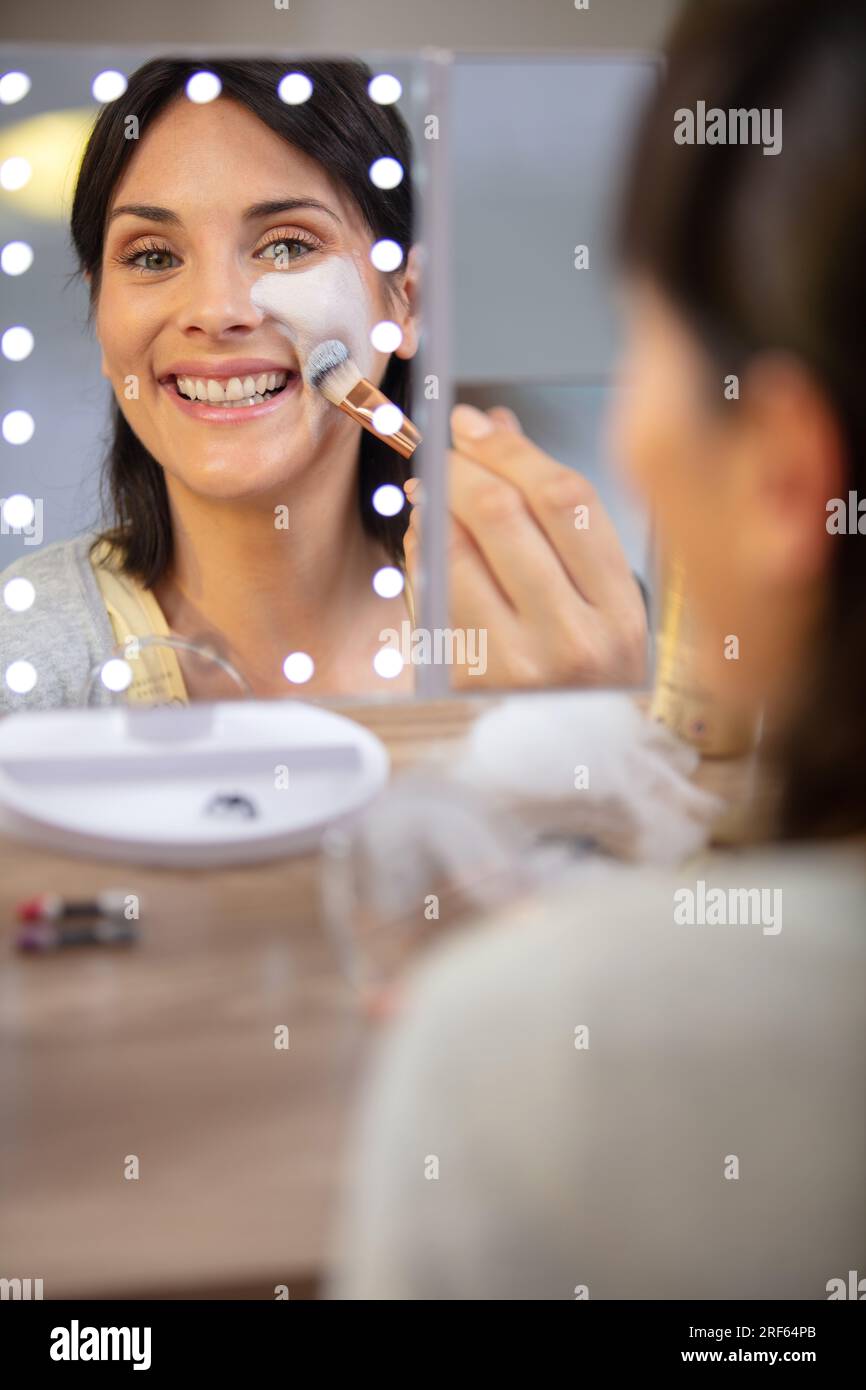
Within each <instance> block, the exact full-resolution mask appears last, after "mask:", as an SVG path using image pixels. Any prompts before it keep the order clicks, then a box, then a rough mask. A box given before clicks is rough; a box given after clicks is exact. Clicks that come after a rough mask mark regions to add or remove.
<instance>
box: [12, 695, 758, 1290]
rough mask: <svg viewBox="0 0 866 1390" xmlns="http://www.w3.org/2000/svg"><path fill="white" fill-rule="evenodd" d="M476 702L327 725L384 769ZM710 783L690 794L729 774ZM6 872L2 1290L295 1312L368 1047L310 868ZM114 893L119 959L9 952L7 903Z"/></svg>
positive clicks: (93, 865) (82, 866) (729, 775)
mask: <svg viewBox="0 0 866 1390" xmlns="http://www.w3.org/2000/svg"><path fill="white" fill-rule="evenodd" d="M487 703H489V702H487V701H481V700H477V699H473V700H469V701H463V700H453V701H442V702H437V703H435V704H429V703H407V704H392V705H380V706H375V705H364V706H360V707H358V706H354V705H350V704H348V703H347V704H345V705H341V706H340V707H339V708H340V710H341V712H343V713H346V714H349V715H350V716H351V717H353V718H356V719H357V720H358V721H359V722H360V723H362V724H365V725H366V726H367V727H369V728H371V729H373V730H374V731H375V732H376V733H377V734H379V736H380V737H381V738H382V739H383V741H384V742H385V744H386V746H387V747H388V749H389V752H390V754H391V757H392V761H393V766H394V769H395V770H398V769H400V768H402V767H405V766H407V765H410V764H411V763H413V762H414V761H416V760H417V759H418V758H419V757H420V756H421V755H422V754H425V753H426V752H427V751H428V750H429V749H430V748H431V746H432V745H433V744H444V743H447V741H449V740H452V739H454V738H456V737H459V736H460V735H461V734H462V733H463V732H464V731H465V730H466V728H467V727H468V726H469V724H470V723H471V721H472V719H473V718H474V717H476V715H477V713H478V712H479V711H480V710H481V709H483V708H484V707H485V706H486V704H487ZM719 768H720V765H717V770H713V769H712V768H711V769H709V771H708V773H707V774H706V775H705V776H702V777H701V780H702V781H709V782H710V783H711V784H715V785H717V786H718V785H720V783H721V784H727V785H729V786H730V785H733V783H734V782H735V781H736V779H737V778H738V777H739V776H741V769H740V766H739V765H730V764H728V765H726V766H725V767H724V768H721V770H718V769H719ZM0 856H2V860H3V869H2V874H0V924H2V925H0V931H2V936H0V953H2V970H0V1033H2V1045H0V1277H5V1278H14V1277H18V1278H31V1279H36V1278H41V1279H42V1280H43V1281H44V1294H45V1297H46V1298H76V1297H84V1298H91V1297H92V1298H99V1297H106V1298H131V1297H181V1298H182V1297H193V1298H208V1297H254V1298H268V1299H272V1298H273V1297H274V1289H275V1286H276V1285H278V1284H285V1285H288V1288H289V1293H290V1296H291V1297H304V1296H309V1294H310V1291H311V1289H312V1288H313V1287H314V1281H315V1277H316V1275H317V1273H318V1272H319V1271H320V1270H321V1269H322V1267H323V1265H324V1263H325V1259H326V1252H327V1242H328V1238H329V1231H330V1225H331V1222H332V1220H333V1215H334V1199H335V1193H336V1190H337V1187H338V1184H339V1180H340V1161H341V1155H342V1153H343V1151H344V1141H345V1136H346V1129H347V1123H348V1121H349V1119H350V1117H351V1113H352V1095H353V1090H354V1087H355V1085H356V1082H357V1079H358V1075H359V1071H360V1068H361V1067H362V1065H363V1061H364V1056H365V1053H366V1051H367V1048H368V1046H369V1044H370V1041H371V1037H372V1028H371V1025H370V1023H369V1022H367V1021H365V1020H364V1019H363V1018H362V1017H361V1015H360V1013H359V1010H358V1008H357V1004H356V1002H355V999H354V998H353V996H352V994H351V992H350V990H349V988H348V986H347V985H346V984H345V983H344V982H343V980H342V978H341V976H340V974H339V972H338V969H337V964H336V960H335V957H334V954H333V950H332V948H331V946H330V944H329V942H328V940H327V938H326V937H325V935H324V933H323V932H322V930H321V924H320V915H319V909H318V892H317V856H315V855H305V856H302V857H297V858H293V859H285V860H282V861H277V862H274V863H270V864H264V865H261V864H260V865H253V866H250V867H244V868H229V869H225V870H219V871H214V870H213V869H198V870H187V869H183V870H177V869H159V870H157V869H142V868H140V867H139V866H125V865H123V864H121V863H117V862H106V861H96V860H87V859H81V858H72V857H67V856H64V855H60V854H57V853H56V852H54V851H46V850H42V849H37V848H30V847H26V846H22V845H20V844H18V843H13V841H12V840H10V839H9V838H8V837H0ZM122 885H129V891H131V892H137V893H139V894H140V897H141V903H142V916H141V929H142V937H141V941H140V942H139V943H138V944H137V945H136V946H135V947H134V948H132V949H130V950H122V949H117V950H86V951H80V952H79V951H66V952H59V953H57V954H48V955H44V956H41V957H28V956H22V955H21V954H19V953H17V952H16V951H15V950H14V948H13V937H14V924H13V912H14V905H15V903H16V902H18V901H19V900H20V899H22V898H27V897H30V896H32V895H33V894H34V893H38V892H43V891H52V892H59V893H61V894H63V895H66V896H69V897H89V896H91V895H92V894H93V893H94V892H96V891H99V890H100V889H103V888H108V887H114V886H122ZM280 1025H285V1026H286V1027H288V1029H289V1039H290V1046H289V1048H288V1050H278V1049H276V1048H275V1046H274V1036H275V1034H274V1030H275V1029H276V1028H277V1027H279V1026H280ZM130 1155H135V1156H136V1157H137V1158H138V1162H139V1173H140V1176H139V1178H138V1179H137V1180H129V1179H127V1178H126V1177H125V1176H124V1168H125V1164H126V1162H127V1158H128V1156H130Z"/></svg>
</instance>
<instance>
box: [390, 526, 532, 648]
mask: <svg viewBox="0 0 866 1390" xmlns="http://www.w3.org/2000/svg"><path fill="white" fill-rule="evenodd" d="M403 547H404V551H405V554H406V568H407V569H408V570H409V577H410V579H411V580H412V584H413V588H414V587H415V584H416V576H417V573H418V558H419V554H420V548H421V508H420V507H418V506H414V507H413V508H412V515H411V517H410V518H409V526H408V528H407V530H406V535H405V537H404V542H403ZM447 564H448V589H449V603H450V621H451V623H452V624H453V625H455V626H457V627H461V628H475V629H481V628H485V629H487V630H488V634H489V633H490V632H491V631H492V632H493V633H494V634H501V640H502V642H503V643H504V642H505V641H506V640H508V641H514V640H516V637H517V634H518V624H517V621H516V618H515V615H514V610H513V608H512V607H511V604H510V603H509V601H508V599H507V598H506V596H505V594H504V593H503V592H502V590H501V589H500V588H499V586H498V584H497V583H496V580H495V578H494V576H493V575H492V574H491V572H490V569H489V567H488V565H487V564H486V562H485V560H484V557H483V556H482V554H481V552H480V551H479V549H478V546H477V545H476V543H475V541H474V539H473V537H472V535H471V534H470V532H469V531H468V530H467V529H466V528H465V527H464V526H462V525H461V524H460V521H459V520H458V519H457V518H456V517H454V516H453V515H452V516H451V517H450V518H449V523H448V542H447ZM496 640H497V642H498V641H499V637H498V636H497V638H496Z"/></svg>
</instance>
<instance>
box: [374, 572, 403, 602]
mask: <svg viewBox="0 0 866 1390" xmlns="http://www.w3.org/2000/svg"><path fill="white" fill-rule="evenodd" d="M373 588H374V589H375V590H376V593H377V594H378V595H379V597H380V598H396V597H397V595H398V594H402V592H403V588H404V579H403V576H402V574H401V573H400V571H399V570H398V569H397V567H396V565H383V566H382V568H381V569H380V570H376V573H375V574H374V575H373Z"/></svg>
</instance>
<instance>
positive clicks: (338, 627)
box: [0, 60, 417, 708]
mask: <svg viewBox="0 0 866 1390" xmlns="http://www.w3.org/2000/svg"><path fill="white" fill-rule="evenodd" d="M303 67H304V72H305V74H306V76H307V78H308V82H309V84H310V92H309V96H308V99H307V100H305V101H303V102H300V103H295V104H290V103H288V102H286V101H284V100H282V99H281V96H280V83H281V80H282V79H283V78H284V77H285V75H286V70H285V66H284V65H282V64H278V63H272V62H266V61H234V62H221V61H215V62H208V63H191V62H189V61H181V60H158V61H154V62H150V63H147V64H146V65H145V66H143V67H142V68H140V69H139V70H138V71H137V72H135V73H134V74H133V75H132V77H131V78H130V81H129V84H128V87H127V89H126V91H125V92H124V94H123V95H122V96H121V97H120V98H118V99H117V100H116V101H114V102H112V103H110V104H108V105H107V106H105V107H104V109H103V110H102V112H101V114H100V116H99V117H98V119H97V121H96V123H95V125H94V128H93V131H92V134H91V136H90V140H89V143H88V145H87V148H86V151H85V154H84V158H83V160H82V164H81V169H80V173H79V177H78V182H77V187H76V192H75V199H74V204H73V210H72V239H73V242H74V246H75V250H76V253H77V257H78V262H79V270H80V273H81V274H82V275H83V276H84V278H85V280H86V282H87V284H88V287H89V293H90V307H91V315H90V316H91V321H92V324H93V327H94V329H95V332H96V336H97V338H98V340H99V344H100V347H101V351H102V371H103V374H104V375H105V377H106V378H107V379H108V381H109V382H110V384H111V388H112V393H113V399H112V404H111V411H112V437H111V442H110V447H109V451H108V456H107V459H106V472H105V480H106V483H107V493H108V496H109V498H110V507H111V513H112V515H111V521H110V524H109V525H108V527H107V529H106V530H104V531H103V532H101V533H100V534H98V535H90V536H86V537H78V538H77V539H76V540H73V541H68V542H62V543H59V544H56V545H53V546H49V547H46V548H45V549H44V550H43V551H42V552H41V553H40V554H39V555H38V556H33V557H32V558H30V559H27V560H25V561H23V562H21V563H19V564H18V565H17V566H16V568H15V575H16V576H24V577H28V576H29V577H30V578H31V579H32V580H33V584H34V588H35V590H36V594H37V604H36V605H34V607H33V609H31V610H30V611H29V612H28V613H27V614H14V615H10V617H11V625H10V617H7V618H6V619H5V620H4V621H5V625H6V626H10V632H9V634H8V639H9V640H8V642H7V641H6V633H5V631H4V648H6V650H7V651H13V654H14V656H15V657H16V658H17V659H18V660H19V661H21V662H26V663H29V664H30V666H31V667H32V669H34V670H35V672H36V674H37V677H38V679H37V682H36V684H35V686H33V687H32V688H30V689H29V690H28V691H27V692H20V693H18V694H16V693H13V692H11V691H9V690H4V691H3V692H2V695H0V699H3V700H5V702H6V707H7V708H15V707H18V706H19V705H23V704H26V705H27V707H29V708H33V707H48V706H57V705H63V704H74V703H77V702H78V701H79V700H80V698H81V690H82V683H83V678H84V679H86V676H87V673H88V672H89V671H90V670H91V669H92V668H93V666H94V665H95V664H98V662H99V661H101V660H104V659H105V658H106V657H107V656H109V655H110V654H111V648H112V647H113V645H114V644H115V643H125V642H126V641H127V639H128V638H129V637H137V638H140V637H147V638H154V637H156V638H159V637H162V636H168V635H169V634H173V635H175V636H176V637H179V638H181V639H187V640H192V641H197V642H201V641H202V639H203V638H205V639H206V641H207V643H208V645H210V646H211V647H212V648H216V650H217V651H219V652H220V653H221V655H222V656H223V658H224V659H225V660H226V661H227V662H229V663H230V665H231V666H232V667H233V668H234V669H235V670H236V671H237V672H238V673H239V674H240V675H241V677H242V680H243V681H244V682H245V683H246V685H247V687H248V688H249V689H250V690H251V691H252V692H253V693H254V694H256V695H261V696H268V695H286V694H289V693H291V688H292V687H291V685H290V684H288V682H287V675H286V666H285V663H286V659H287V657H288V656H289V654H290V653H294V654H295V655H297V654H298V653H307V654H309V655H310V656H311V657H312V676H311V678H310V680H309V682H308V685H307V688H308V689H310V690H311V691H313V692H315V693H317V694H337V693H351V694H358V693H364V692H368V691H373V690H380V689H382V687H383V686H384V685H385V681H384V680H383V679H382V677H381V676H379V675H378V674H377V672H376V670H375V668H374V665H373V660H374V657H375V655H376V653H377V651H378V649H379V641H378V634H379V632H380V630H381V629H383V628H387V627H393V626H394V625H395V624H397V623H399V622H400V621H401V620H402V618H404V617H405V616H406V613H407V608H408V607H409V599H410V595H409V593H408V591H407V589H406V587H405V586H404V587H403V588H402V590H401V592H399V593H397V594H396V595H393V596H391V597H387V598H385V597H382V596H381V595H380V593H379V592H377V589H376V588H374V585H373V580H374V576H375V575H376V574H377V572H378V571H379V570H381V569H383V568H385V567H393V568H395V569H398V570H400V571H403V570H404V558H403V532H404V530H405V513H404V512H403V511H402V510H401V511H399V512H398V513H397V514H396V515H394V516H386V515H382V514H380V513H379V511H377V510H376V508H375V506H374V504H373V494H374V492H375V491H376V489H377V488H379V487H380V486H381V485H383V484H387V483H391V484H397V486H398V487H400V485H401V484H402V483H403V482H404V481H405V479H406V477H407V476H408V473H409V468H408V465H407V464H406V463H405V461H404V460H402V459H401V458H399V457H398V456H397V455H396V454H395V453H394V452H393V451H392V450H391V449H390V448H388V446H387V445H386V444H385V443H384V442H383V441H381V440H379V439H376V438H375V437H373V436H371V435H370V434H368V433H364V434H361V432H360V430H359V428H358V426H357V424H356V423H354V422H353V421H352V420H350V419H349V418H347V416H346V415H345V414H343V413H341V412H340V411H337V410H335V409H333V408H332V407H331V406H329V405H328V404H327V402H325V400H324V398H323V397H322V396H321V395H320V394H319V393H318V392H317V391H315V390H313V389H312V388H311V387H310V386H309V385H308V384H307V383H306V382H305V381H304V379H303V375H302V371H303V366H304V362H303V360H302V357H303V350H302V344H303V342H305V341H306V339H304V338H303V335H299V333H298V332H295V331H293V329H292V327H291V325H287V323H286V321H285V316H283V317H281V318H276V317H275V316H273V315H272V314H270V313H269V312H268V310H267V309H266V308H262V307H259V305H258V304H257V303H256V300H255V297H254V296H253V294H252V291H253V289H254V287H255V286H256V284H257V283H258V281H259V280H260V279H261V278H262V277H263V276H264V275H267V274H270V275H272V276H273V275H279V276H282V277H286V279H287V281H289V280H292V281H294V280H295V279H296V280H297V282H298V284H299V286H300V285H302V284H304V283H306V284H307V287H308V288H309V287H310V286H311V285H312V284H313V282H314V281H315V287H316V291H317V292H316V294H312V295H311V294H306V295H303V294H301V295H299V296H298V299H299V302H300V301H304V300H306V302H307V308H306V310H305V311H304V312H305V313H306V318H305V325H306V328H307V330H308V331H309V332H311V333H313V336H315V335H316V333H317V332H318V330H321V332H320V337H329V336H339V337H341V338H344V339H345V340H346V341H348V342H349V343H350V345H351V344H353V343H354V344H356V350H357V351H358V352H361V351H362V350H363V354H364V356H363V366H364V371H365V375H366V376H367V377H368V378H369V380H371V381H372V382H373V383H374V384H375V385H377V386H380V387H381V389H382V390H383V391H384V392H385V393H386V395H387V396H388V397H389V398H390V399H391V400H392V401H394V402H395V403H396V404H397V405H398V406H399V407H400V408H401V409H405V410H408V408H409V389H410V382H409V359H410V358H411V357H412V356H413V354H414V352H415V350H416V346H417V333H416V325H415V302H416V293H417V279H416V268H415V254H414V251H413V248H412V244H411V243H412V194H411V188H410V181H409V178H408V175H407V176H405V177H403V178H402V179H401V180H400V182H399V183H397V184H396V185H395V186H394V187H392V188H389V189H382V188H380V187H378V186H377V185H376V183H375V182H374V181H373V179H372V178H371V176H370V169H371V166H372V165H373V164H374V162H375V161H376V160H378V159H382V158H383V157H384V158H389V159H392V160H396V161H397V163H398V164H399V166H400V167H401V168H402V169H403V170H408V167H409V163H410V157H411V151H410V146H409V137H408V132H407V130H406V127H405V125H404V123H403V121H402V119H401V117H400V116H399V114H398V113H397V112H396V110H395V108H394V107H393V106H390V105H387V106H385V105H380V104H377V103H376V102H375V101H374V100H373V99H372V98H371V96H370V95H369V92H368V85H369V82H370V78H371V76H372V74H371V73H370V72H369V71H368V69H367V68H366V67H364V65H363V64H360V63H356V62H348V61H346V62H324V61H323V62H313V63H308V64H304V65H303ZM203 68H206V69H207V71H208V72H210V73H212V74H213V75H214V76H215V77H216V78H217V79H218V82H219V95H218V96H216V98H215V99H213V100H210V101H208V102H204V103H203V102H199V101H196V100H193V99H191V97H190V96H188V95H187V84H188V82H189V79H190V78H191V77H192V76H193V75H194V74H195V73H196V72H197V71H200V70H202V69H203ZM379 242H387V243H388V244H389V245H391V244H396V246H397V247H398V248H399V250H400V253H401V254H400V259H399V261H398V263H397V264H396V265H394V266H393V268H392V269H389V270H388V271H383V270H380V269H377V266H376V264H375V263H374V255H373V247H374V245H376V244H377V243H379ZM378 259H381V258H378ZM332 281H333V282H334V283H337V282H339V285H340V286H342V287H343V288H342V290H341V293H340V294H338V295H336V296H335V295H333V294H331V295H329V294H327V293H325V292H324V290H325V288H326V287H327V285H328V284H330V282H332ZM347 286H348V288H346V287H347ZM310 305H312V308H310ZM383 320H385V321H388V322H389V323H391V324H395V325H396V326H397V330H398V331H399V332H398V336H399V342H398V343H397V346H396V347H395V348H394V350H393V352H387V353H385V352H382V351H379V350H376V349H375V348H374V347H373V346H372V345H371V343H370V333H371V330H372V329H373V328H374V326H375V325H376V324H377V323H379V322H381V321H383ZM30 570H33V573H32V574H30ZM10 575H11V572H10ZM7 577H8V576H3V577H2V578H4V579H5V578H7ZM410 616H411V610H410ZM144 650H145V649H144V648H142V649H141V653H142V660H141V661H140V662H133V663H132V667H133V671H134V675H135V679H134V681H133V686H132V688H131V690H130V692H129V693H128V696H127V698H133V699H135V698H141V699H145V700H147V701H148V702H154V701H155V700H156V701H158V700H159V699H161V698H162V699H166V700H169V699H181V700H185V699H196V698H203V697H207V696H208V695H210V694H212V689H211V688H210V687H209V686H208V685H207V683H206V682H200V680H199V677H198V676H197V675H196V672H195V671H194V670H193V669H192V667H191V666H190V665H189V664H187V665H186V666H185V667H184V669H183V672H181V670H180V668H179V666H178V664H177V661H178V658H177V656H176V654H175V652H173V651H171V650H167V649H164V650H162V652H161V654H160V660H159V663H158V664H157V666H156V667H155V666H154V661H155V657H154V653H153V651H152V650H151V651H150V652H149V654H148V656H147V658H146V659H145V658H144ZM4 655H5V652H4ZM7 659H8V658H7ZM295 664H296V665H297V663H295ZM309 668H310V663H307V665H306V669H307V670H308V671H309ZM411 683H412V671H411V667H408V668H406V670H405V671H403V672H402V673H401V674H400V675H399V676H398V677H397V678H396V679H394V680H391V681H390V682H389V683H388V684H389V686H390V688H391V689H394V688H395V687H396V688H397V689H402V690H408V689H411Z"/></svg>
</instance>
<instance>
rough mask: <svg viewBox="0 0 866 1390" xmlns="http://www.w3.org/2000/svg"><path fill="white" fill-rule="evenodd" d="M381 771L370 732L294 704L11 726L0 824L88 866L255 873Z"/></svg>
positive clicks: (5, 736)
mask: <svg viewBox="0 0 866 1390" xmlns="http://www.w3.org/2000/svg"><path fill="white" fill-rule="evenodd" d="M283 769H287V772H286V771H283ZM388 769H389V761H388V754H387V752H386V750H385V748H384V745H383V744H382V743H381V741H380V740H379V739H378V738H376V737H375V735H374V734H371V733H370V732H369V730H367V729H364V728H362V727H361V726H360V725H359V724H355V723H353V722H352V721H351V720H350V719H346V718H345V717H344V716H343V715H339V714H335V713H334V712H333V711H331V710H326V709H320V708H318V707H317V706H315V705H307V704H303V703H301V702H300V701H297V700H294V699H287V700H274V701H246V700H242V701H237V702H230V703H229V702H226V703H219V704H196V705H189V706H186V707H176V706H164V707H159V708H150V709H148V708H145V709H141V710H138V709H130V708H127V707H124V706H114V707H111V708H107V709H69V710H58V711H52V712H45V713H42V712H34V713H32V714H28V713H16V714H13V715H9V716H8V717H7V718H5V719H3V720H0V823H2V829H3V830H4V832H6V833H8V834H9V835H12V836H14V837H15V838H17V839H21V840H25V841H27V842H30V843H35V844H39V845H43V846H46V847H49V848H55V849H59V850H64V851H66V852H68V853H73V854H83V855H88V856H91V857H97V858H110V859H124V860H127V861H130V862H133V863H140V864H156V865H162V864H164V865H185V866H189V867H203V866H208V865H213V864H223V865H225V864H241V863H252V862H255V861H257V860H264V859H272V858H276V857H279V856H280V855H283V854H295V853H300V852H302V851H304V850H307V849H310V848H312V847H314V846H315V845H316V844H317V842H318V840H319V837H320V835H321V833H322V831H323V830H324V829H325V828H326V826H329V825H332V824H334V823H335V822H337V821H340V820H343V819H345V818H346V817H348V816H350V815H351V814H352V813H353V812H355V811H357V810H359V809H360V808H361V807H362V806H364V805H365V804H366V803H367V802H368V801H370V800H371V799H372V798H373V797H374V796H375V795H376V793H377V792H378V791H379V790H380V789H381V787H382V786H383V785H384V784H385V781H386V780H387V776H388ZM286 781H287V782H288V785H287V786H285V785H283V784H284V783H285V782H286ZM234 798H241V800H240V801H238V800H235V799H234ZM250 807H252V808H253V809H254V811H255V814H254V815H252V816H250V815H249V814H248V812H249V808H250ZM245 811H246V814H245Z"/></svg>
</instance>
